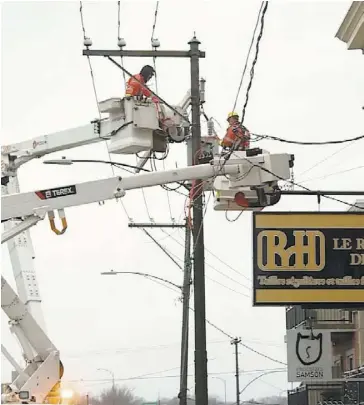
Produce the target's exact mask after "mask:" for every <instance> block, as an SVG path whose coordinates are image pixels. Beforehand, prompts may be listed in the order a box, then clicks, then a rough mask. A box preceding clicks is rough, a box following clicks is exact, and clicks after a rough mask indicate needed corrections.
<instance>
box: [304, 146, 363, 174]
mask: <svg viewBox="0 0 364 405" xmlns="http://www.w3.org/2000/svg"><path fill="white" fill-rule="evenodd" d="M354 143H355V141H354V142H352V143H347V144H346V145H345V146H344V147H343V148H340V149H338V150H337V151H335V152H333V153H331V154H330V155H328V156H326V157H324V158H323V159H321V160H319V161H318V162H317V163H315V164H314V165H313V166H310V167H309V168H308V169H306V170H304V171H303V172H301V173H299V174H298V176H300V177H301V176H302V175H304V174H305V173H308V172H310V171H311V170H312V169H314V168H316V167H317V166H319V165H320V164H321V163H324V162H326V161H327V160H329V159H331V158H332V157H333V156H335V155H337V154H338V153H340V152H342V151H343V150H345V149H346V148H348V147H349V146H352V145H354Z"/></svg>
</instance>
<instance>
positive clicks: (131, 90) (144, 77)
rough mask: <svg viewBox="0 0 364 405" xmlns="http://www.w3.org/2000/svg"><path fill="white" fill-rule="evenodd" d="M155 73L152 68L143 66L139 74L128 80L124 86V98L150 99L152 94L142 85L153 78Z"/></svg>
mask: <svg viewBox="0 0 364 405" xmlns="http://www.w3.org/2000/svg"><path fill="white" fill-rule="evenodd" d="M154 74H155V71H154V69H153V68H152V66H149V65H145V66H143V68H142V70H141V71H140V73H138V74H136V75H134V76H132V77H131V78H130V79H129V80H128V84H127V86H126V91H125V96H126V97H143V96H144V97H146V98H148V97H150V96H151V95H152V93H151V92H150V91H149V90H148V89H147V88H146V87H145V86H143V84H147V83H148V81H149V80H150V79H151V78H152V77H153V76H154Z"/></svg>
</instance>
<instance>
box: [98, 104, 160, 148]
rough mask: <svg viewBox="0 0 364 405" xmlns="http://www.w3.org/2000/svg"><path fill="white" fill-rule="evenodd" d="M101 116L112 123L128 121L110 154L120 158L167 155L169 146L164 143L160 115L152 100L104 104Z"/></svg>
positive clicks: (112, 144)
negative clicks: (150, 152) (151, 153)
mask: <svg viewBox="0 0 364 405" xmlns="http://www.w3.org/2000/svg"><path fill="white" fill-rule="evenodd" d="M100 109H101V112H105V113H108V114H109V119H110V120H115V119H120V118H121V117H122V118H123V120H124V125H123V126H122V127H121V128H120V129H119V130H118V132H117V134H116V135H115V136H113V137H112V138H111V140H110V145H109V151H110V153H116V154H127V155H129V154H135V153H139V152H144V151H148V150H151V149H152V150H156V151H162V152H164V151H165V150H166V147H165V142H163V141H162V142H161V141H160V134H159V120H158V112H157V109H156V108H155V104H154V103H153V102H151V101H150V100H147V101H138V100H136V99H135V98H131V99H126V98H124V99H122V100H120V99H109V100H106V101H104V102H102V103H100Z"/></svg>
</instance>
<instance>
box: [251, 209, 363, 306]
mask: <svg viewBox="0 0 364 405" xmlns="http://www.w3.org/2000/svg"><path fill="white" fill-rule="evenodd" d="M253 261H254V263H253V273H254V274H253V275H254V305H256V306H258V305H265V306H275V305H277V306H288V305H312V306H315V305H316V306H320V304H321V305H336V306H337V305H340V306H341V307H345V305H347V306H349V307H364V212H355V213H353V212H274V213H273V212H272V213H271V212H255V213H253Z"/></svg>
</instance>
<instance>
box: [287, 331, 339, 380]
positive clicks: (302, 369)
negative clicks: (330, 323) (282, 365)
mask: <svg viewBox="0 0 364 405" xmlns="http://www.w3.org/2000/svg"><path fill="white" fill-rule="evenodd" d="M287 362H288V381H289V382H300V381H301V382H317V381H319V382H320V381H321V382H322V381H331V380H332V344H331V332H329V331H327V330H317V329H316V330H314V329H313V330H307V329H290V330H288V331H287Z"/></svg>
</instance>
